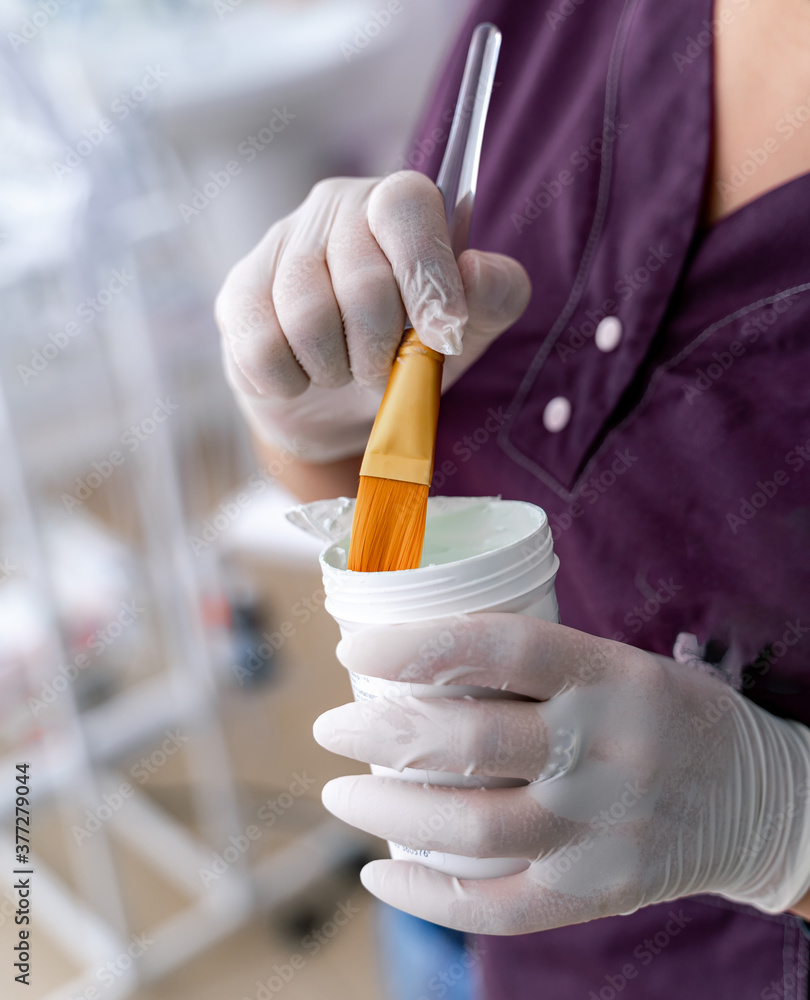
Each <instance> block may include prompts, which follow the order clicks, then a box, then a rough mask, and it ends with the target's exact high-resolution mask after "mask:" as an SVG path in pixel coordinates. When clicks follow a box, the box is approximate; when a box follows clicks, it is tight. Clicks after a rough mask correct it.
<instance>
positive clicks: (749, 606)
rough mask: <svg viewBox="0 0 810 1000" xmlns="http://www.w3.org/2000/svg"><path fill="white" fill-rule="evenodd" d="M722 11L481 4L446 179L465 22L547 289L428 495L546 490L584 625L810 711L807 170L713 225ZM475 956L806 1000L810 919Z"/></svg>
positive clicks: (458, 397)
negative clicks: (695, 652) (683, 658)
mask: <svg viewBox="0 0 810 1000" xmlns="http://www.w3.org/2000/svg"><path fill="white" fill-rule="evenodd" d="M746 6H747V5H746V4H745V3H744V2H742V0H740V3H739V5H738V7H737V8H733V9H732V11H731V16H732V18H737V17H744V16H745V7H746ZM713 16H714V15H713V6H712V3H711V0H678V2H674V3H662V2H661V0H551V2H550V3H549V4H523V3H516V2H514V0H511V2H509V0H489V2H483V3H478V4H477V5H476V7H475V9H474V11H473V14H472V16H471V18H470V20H469V24H468V27H467V29H466V30H465V31H464V32H462V34H461V36H460V39H459V43H458V46H457V47H456V50H455V51H454V53H453V55H452V57H451V59H450V61H449V63H448V65H447V68H446V69H445V71H444V73H443V76H442V78H441V80H440V82H439V85H438V88H437V92H436V96H435V99H434V101H433V103H432V106H431V108H430V110H429V111H428V113H427V115H426V117H425V120H424V121H423V123H422V125H421V127H420V130H419V136H418V138H417V139H416V140H415V141H414V143H413V144H412V146H411V147H410V148H409V149H408V151H407V152H406V154H405V156H404V158H403V162H402V163H401V166H409V167H413V168H415V169H419V170H422V171H424V172H426V173H428V174H429V175H430V176H432V177H435V176H436V173H437V170H438V165H439V161H440V159H441V155H442V153H443V150H444V144H445V142H446V139H447V133H448V130H449V121H450V119H451V117H452V110H453V105H454V103H455V95H456V93H457V90H458V85H459V81H460V76H461V69H462V66H463V61H464V54H465V51H466V47H467V42H468V39H469V28H470V27H471V26H472V25H473V24H475V23H477V22H478V21H483V20H489V21H492V22H494V23H495V24H497V25H498V26H499V27H500V28H501V29H502V31H503V48H502V52H501V59H500V64H499V68H498V73H497V79H496V84H495V89H494V92H493V99H492V105H491V110H490V116H489V121H488V124H487V133H486V138H485V140H484V147H483V153H482V161H481V176H480V182H479V187H478V193H477V196H476V208H475V218H474V221H473V229H472V234H471V240H470V245H471V246H475V247H480V248H482V249H487V250H495V251H499V252H501V253H506V254H510V255H511V256H513V257H516V258H517V259H518V260H520V261H521V262H522V263H523V264H524V265H525V267H526V268H527V270H528V272H529V274H530V276H531V279H532V284H533V288H534V294H533V297H532V300H531V303H530V305H529V308H528V309H527V311H526V313H525V315H524V316H523V317H522V318H521V320H520V321H519V322H518V323H517V324H516V325H515V326H514V327H513V328H512V329H510V330H509V331H508V332H507V333H505V334H504V335H503V336H502V337H501V338H500V339H499V340H498V342H497V343H496V344H495V345H494V346H493V347H492V348H491V349H490V350H489V351H488V352H487V354H486V355H485V356H484V357H483V358H482V359H481V360H480V361H478V362H477V364H475V365H474V366H473V367H472V368H471V369H470V370H469V372H468V373H467V374H466V375H465V376H464V377H463V378H462V379H461V380H460V381H459V382H458V383H457V384H456V385H455V386H454V387H453V388H452V389H451V390H450V391H449V392H448V393H447V394H446V395H445V397H444V400H443V404H442V412H441V419H440V426H439V440H438V451H437V457H436V474H435V478H434V492H436V493H438V494H445V495H453V494H455V495H465V494H466V495H471V496H475V495H482V494H492V493H496V492H499V493H501V494H502V495H503V496H505V497H507V498H514V499H522V500H529V501H532V502H533V503H536V504H539V505H540V506H542V507H543V508H545V509H546V511H547V512H548V514H549V517H550V520H551V524H552V526H553V531H554V538H555V547H556V550H557V552H558V554H559V556H560V559H561V569H560V573H559V576H558V578H557V591H558V596H559V603H560V612H561V616H562V621H563V622H564V623H565V624H567V625H570V626H573V627H575V628H579V629H583V630H585V631H587V632H590V633H593V634H595V635H601V636H607V637H612V638H615V639H619V640H621V641H624V642H628V643H631V644H633V645H635V646H639V647H642V648H644V649H649V650H653V651H656V652H659V653H663V654H668V655H672V652H673V646H674V644H675V641H676V638H677V637H678V636H679V635H682V634H687V635H691V636H694V637H695V639H694V640H693V646H695V647H697V648H698V649H699V652H700V654H701V655H702V658H703V659H704V660H706V661H709V662H712V663H716V664H717V670H718V671H720V672H721V674H722V675H723V676H724V677H725V678H726V679H727V680H728V682H729V683H731V684H734V685H735V686H736V687H738V688H741V689H742V690H743V692H744V693H745V694H746V695H747V696H748V697H750V698H751V699H753V700H754V701H755V702H757V703H758V704H759V705H761V706H763V707H764V708H766V709H767V710H768V711H770V712H773V713H774V714H776V715H781V716H784V717H788V718H793V719H799V720H801V721H802V722H804V723H806V724H810V176H804V177H799V178H797V179H795V180H793V181H790V182H788V183H786V184H784V185H783V186H781V187H779V188H777V189H774V190H772V191H770V192H768V193H766V194H765V195H763V196H761V197H759V198H757V199H756V200H755V201H753V202H751V203H750V204H748V205H745V206H744V207H742V208H740V209H739V210H737V211H736V212H734V213H733V214H732V215H730V216H728V217H726V218H724V219H722V220H721V221H720V222H718V223H717V224H715V225H713V226H711V227H710V228H707V227H706V226H705V224H704V223H703V221H702V213H703V206H704V203H705V196H706V191H707V184H708V183H709V178H710V172H709V166H710V158H711V152H712V116H713V110H712V109H713V93H712V88H713V43H714V35H715V33H716V32H717V31H718V30H722V29H723V27H724V25H723V24H722V23H717V22H714V20H713ZM797 125H798V126H800V125H801V121H800V120H799V119H796V120H794V122H793V125H791V122H790V121H789V120H788V119H784V120H780V122H778V123H775V125H774V135H773V138H774V140H775V141H776V142H777V143H779V144H781V143H782V142H787V141H789V139H790V134H791V133H790V129H791V128H793V127H796V126H797ZM808 127H810V125H808ZM763 138H764V137H763ZM771 148H773V147H771ZM766 154H767V151H766V150H760V149H759V148H758V149H755V150H752V151H751V158H750V161H749V160H747V161H746V162H744V163H742V164H740V168H739V170H738V171H737V172H736V173H735V175H734V182H735V183H737V184H741V185H744V184H746V183H748V181H749V178H750V177H751V176H752V175H753V173H754V172H755V171H756V168H757V162H756V161H757V158H758V157H761V156H762V155H766ZM681 644H682V645H683V641H682V643H681ZM686 647H687V648H688V647H689V641H688V640H687V641H686ZM683 669H693V668H692V667H689V666H686V665H684V667H683ZM477 944H478V945H479V946H480V950H479V951H477V952H476V953H480V954H481V955H482V959H481V964H482V969H483V974H484V981H485V985H486V991H487V993H486V995H487V997H488V1000H522V998H542V1000H568V998H572V1000H573V998H581V1000H589V998H593V997H596V998H600V1000H612V998H613V997H616V996H619V995H621V997H622V1000H636V998H645V1000H648V998H651V997H667V998H669V997H678V998H681V997H688V998H690V1000H704V998H705V1000H725V998H728V1000H749V998H750V1000H777V998H779V1000H782V998H789V1000H796V998H800V997H801V998H805V997H806V996H807V963H808V940H807V939H806V937H805V936H804V934H803V932H802V929H801V924H800V922H799V921H798V920H797V919H796V918H795V917H793V916H791V915H788V914H785V915H777V916H771V915H768V914H764V913H762V912H760V911H758V910H756V909H754V908H750V907H746V906H741V905H737V904H736V903H732V902H729V901H727V900H725V899H723V898H722V897H720V896H712V895H703V896H693V897H690V898H687V899H682V900H678V901H677V902H674V903H668V904H663V905H657V906H650V907H647V908H645V909H642V910H639V911H638V912H637V913H634V914H632V915H630V916H626V917H612V918H607V919H603V920H597V921H594V922H591V923H589V924H583V925H578V926H574V927H566V928H560V929H556V930H551V931H545V932H543V933H540V934H532V935H525V936H520V937H484V938H480V939H479V941H478V942H477Z"/></svg>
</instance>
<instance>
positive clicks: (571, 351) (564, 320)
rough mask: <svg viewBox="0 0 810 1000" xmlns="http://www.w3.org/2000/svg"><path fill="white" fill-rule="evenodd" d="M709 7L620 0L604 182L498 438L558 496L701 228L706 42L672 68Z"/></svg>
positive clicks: (605, 425) (571, 483) (606, 421)
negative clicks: (555, 310)
mask: <svg viewBox="0 0 810 1000" xmlns="http://www.w3.org/2000/svg"><path fill="white" fill-rule="evenodd" d="M684 8H685V9H684ZM707 16H708V17H711V0H704V3H703V4H687V5H684V7H682V5H679V4H673V5H671V6H664V7H662V6H661V5H660V4H658V3H655V2H654V0H628V2H627V3H626V4H625V7H624V10H623V13H622V17H621V19H620V22H619V25H618V29H617V32H616V35H615V38H614V43H613V50H612V53H611V60H610V66H609V68H608V72H607V80H606V84H605V115H604V121H605V127H606V130H607V131H606V135H607V136H608V138H606V139H605V141H604V143H603V146H602V157H601V163H600V164H599V170H598V171H596V170H592V171H590V172H589V183H591V184H593V185H597V186H598V191H597V194H596V198H595V209H594V212H593V216H592V218H591V220H590V224H589V229H588V231H587V232H584V231H583V232H582V234H581V235H582V253H581V259H580V264H579V268H578V271H577V274H576V277H575V279H574V282H573V284H572V287H571V289H570V295H569V298H568V302H567V303H566V306H565V307H564V308H563V310H562V312H561V313H560V314H559V316H558V317H557V320H556V322H555V323H554V325H553V326H552V327H551V329H550V331H549V334H548V336H547V337H546V338H545V340H544V341H543V344H542V345H541V347H540V349H539V350H538V351H537V353H536V354H535V356H534V358H533V360H532V362H531V364H530V365H529V368H528V371H527V372H526V375H525V376H524V378H523V381H522V384H521V386H520V389H519V391H518V393H517V394H516V396H515V398H514V400H513V401H512V405H511V407H510V411H509V417H510V421H509V423H508V424H507V426H506V427H505V429H504V431H503V432H502V433H501V435H500V439H499V444H500V446H501V448H502V449H503V450H504V451H505V452H506V453H507V454H508V455H510V457H511V458H512V459H513V460H514V461H516V462H517V463H518V464H519V465H521V466H523V467H524V468H526V469H527V470H528V471H530V472H531V473H532V474H533V475H535V476H536V477H537V478H539V479H541V480H543V481H544V482H545V483H546V484H547V485H548V486H549V487H551V488H552V489H554V491H555V492H556V493H557V494H558V495H559V496H561V497H563V498H565V499H570V498H572V497H573V496H575V494H576V489H577V486H578V480H579V479H580V477H581V476H582V473H583V471H584V470H585V468H586V465H587V460H588V457H589V456H590V455H591V454H592V453H593V452H594V450H595V449H596V448H597V447H598V445H599V442H600V441H601V439H602V438H603V437H604V435H605V433H606V432H607V431H608V430H609V429H610V427H611V426H612V421H611V417H612V415H613V414H614V411H616V409H617V406H618V404H619V401H620V400H621V399H622V396H623V394H624V393H625V391H626V390H627V388H628V386H629V385H630V383H631V381H632V380H633V378H634V376H635V375H636V372H637V370H638V368H639V366H640V365H641V363H642V362H643V360H644V358H645V356H646V355H647V353H648V351H649V350H650V345H651V343H652V340H653V338H654V337H655V335H656V333H657V331H658V330H659V327H660V324H661V321H662V319H663V317H664V315H665V313H666V310H667V307H668V305H669V302H670V299H671V297H672V294H673V291H674V290H675V288H676V286H677V283H678V279H679V277H680V275H681V271H682V268H683V266H684V261H685V259H686V257H687V254H688V253H689V250H690V246H691V244H692V241H693V238H694V236H695V232H696V229H697V226H698V222H699V215H700V210H701V206H702V203H703V197H704V191H705V185H706V178H707V169H708V160H709V151H710V146H711V122H712V103H713V95H712V78H713V74H712V53H711V50H710V49H706V50H705V51H703V52H702V53H701V55H700V57H698V58H696V59H695V60H694V61H693V62H692V63H691V64H690V65H689V66H687V67H686V68H685V71H684V72H680V73H679V70H678V68H677V66H676V64H675V62H674V61H673V50H674V49H677V47H678V45H679V44H683V40H684V39H686V38H687V36H689V35H693V34H694V33H695V31H697V30H699V28H700V25H701V21H702V20H703V19H704V18H705V17H707ZM662 20H665V21H666V24H665V25H664V26H662V23H661V22H662ZM636 40H637V44H634V43H635V42H636ZM611 132H612V133H613V134H614V135H615V138H614V139H613V140H611V139H610V138H609V136H610V135H611ZM561 201H562V199H561ZM574 210H575V209H574V207H573V206H572V207H571V208H570V211H571V212H572V213H573V212H574ZM572 225H573V220H572Z"/></svg>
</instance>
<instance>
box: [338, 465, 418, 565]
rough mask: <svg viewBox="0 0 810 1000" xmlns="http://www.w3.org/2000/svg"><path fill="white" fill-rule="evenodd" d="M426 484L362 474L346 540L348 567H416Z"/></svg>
mask: <svg viewBox="0 0 810 1000" xmlns="http://www.w3.org/2000/svg"><path fill="white" fill-rule="evenodd" d="M429 490H430V487H429V486H423V485H421V484H420V483H403V482H400V481H399V480H397V479H377V478H376V477H375V476H361V477H360V485H359V487H358V488H357V503H356V504H355V507H354V520H353V522H352V537H351V541H350V543H349V569H351V570H357V571H359V572H360V573H380V572H383V573H384V572H387V571H389V570H397V569H416V568H417V567H418V566H419V560H420V559H421V558H422V545H423V543H424V541H425V520H426V518H427V501H428V492H429Z"/></svg>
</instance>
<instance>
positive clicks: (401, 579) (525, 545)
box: [320, 497, 559, 878]
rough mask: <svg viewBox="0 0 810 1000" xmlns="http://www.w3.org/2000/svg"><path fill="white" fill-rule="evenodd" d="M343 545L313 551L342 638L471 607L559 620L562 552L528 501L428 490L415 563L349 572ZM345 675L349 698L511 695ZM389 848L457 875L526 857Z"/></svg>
mask: <svg viewBox="0 0 810 1000" xmlns="http://www.w3.org/2000/svg"><path fill="white" fill-rule="evenodd" d="M344 523H345V520H344ZM333 534H334V531H333ZM348 546H349V536H348V534H347V535H346V536H345V537H343V538H341V539H340V540H339V541H337V542H334V543H333V544H331V545H329V546H328V547H327V548H326V549H325V550H324V551H323V552H322V553H321V557H320V561H321V569H322V571H323V581H324V590H325V593H326V603H325V607H326V610H327V611H328V612H329V613H330V614H331V615H332V617H333V618H334V619H335V621H336V622H337V623H338V625H339V626H340V630H341V635H343V636H345V635H349V634H351V633H354V632H358V631H360V630H362V629H364V628H367V627H369V626H372V625H397V624H404V623H408V622H423V621H430V620H431V619H439V618H448V617H451V616H453V615H459V614H472V613H474V612H476V611H508V612H514V613H517V614H523V615H531V616H532V617H535V618H542V619H545V620H546V621H559V612H558V609H557V599H556V596H555V593H554V579H555V577H556V574H557V569H558V568H559V559H558V558H557V556H556V555H555V554H554V551H553V546H552V540H551V530H550V528H549V524H548V518H547V517H546V513H545V511H543V510H541V508H539V507H536V506H534V505H533V504H530V503H525V502H522V501H518V500H501V499H499V498H497V497H481V498H456V497H452V498H446V497H431V498H430V500H429V501H428V514H427V527H426V531H425V545H424V549H423V552H422V562H421V565H420V566H419V568H418V569H411V570H400V571H397V572H391V573H357V572H351V571H349V570H348V569H346V563H347V558H348ZM450 631H451V632H452V629H451V630H450ZM351 681H352V690H353V691H354V696H355V700H356V701H366V700H368V699H372V698H378V697H381V696H384V695H385V694H386V693H388V694H391V693H395V694H396V693H401V694H412V695H415V696H417V697H420V698H456V697H457V698H462V697H465V696H469V697H475V698H493V697H510V695H509V693H508V692H504V691H496V690H495V689H493V688H484V687H472V686H469V685H458V684H456V685H447V684H442V685H426V684H415V683H393V682H391V681H388V680H383V679H380V678H374V677H366V676H362V675H359V674H354V673H352V674H351ZM371 770H372V773H373V774H381V775H387V776H390V777H395V778H398V779H400V780H403V781H418V782H421V783H423V784H424V783H427V784H431V785H444V786H451V787H458V788H494V787H505V786H514V785H520V784H523V782H522V781H519V780H512V779H508V778H506V779H505V778H497V777H492V776H487V775H463V774H450V773H448V772H437V771H422V770H415V769H413V768H405V769H404V770H403V771H401V772H400V771H396V770H393V769H392V768H388V767H382V766H380V765H375V764H373V765H372V766H371ZM389 846H390V849H391V857H393V858H398V859H404V860H411V861H418V862H419V863H420V864H423V865H427V866H429V867H431V868H437V869H440V870H441V871H443V872H444V873H445V874H448V875H455V876H456V877H458V878H495V877H499V876H503V875H513V874H516V873H517V872H519V871H523V870H524V869H525V868H527V867H528V864H529V861H528V860H524V859H521V858H467V857H461V856H459V855H454V854H445V853H441V852H438V851H428V850H424V849H420V848H418V847H414V846H411V845H402V844H394V843H390V844H389Z"/></svg>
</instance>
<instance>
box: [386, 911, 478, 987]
mask: <svg viewBox="0 0 810 1000" xmlns="http://www.w3.org/2000/svg"><path fill="white" fill-rule="evenodd" d="M376 905H377V913H376V920H377V935H378V939H379V946H380V959H381V961H380V966H381V970H382V978H383V983H384V985H385V987H386V990H387V997H388V998H389V1000H475V998H476V997H478V996H479V991H478V989H477V982H478V975H477V973H478V969H477V965H478V963H477V961H476V960H475V957H474V955H475V953H474V952H473V951H471V950H470V949H469V947H467V946H466V941H467V939H466V936H465V935H464V934H462V933H461V932H460V931H453V930H449V929H448V928H447V927H440V926H439V925H438V924H430V923H428V922H427V921H426V920H420V919H419V918H418V917H412V916H411V915H410V914H409V913H403V912H402V911H401V910H396V909H394V907H392V906H387V905H386V904H385V903H377V904H376Z"/></svg>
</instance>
